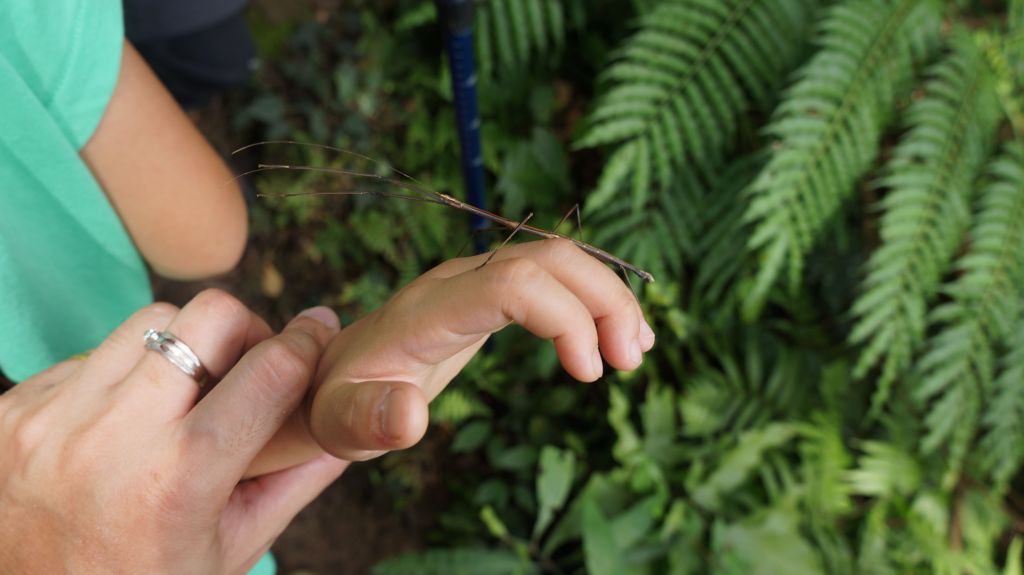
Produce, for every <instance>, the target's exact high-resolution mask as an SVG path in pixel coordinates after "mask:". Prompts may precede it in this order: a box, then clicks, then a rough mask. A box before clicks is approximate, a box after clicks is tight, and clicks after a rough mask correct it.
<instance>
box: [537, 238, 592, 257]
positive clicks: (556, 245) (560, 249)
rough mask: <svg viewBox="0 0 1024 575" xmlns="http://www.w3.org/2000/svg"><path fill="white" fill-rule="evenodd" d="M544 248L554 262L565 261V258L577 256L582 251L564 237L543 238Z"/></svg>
mask: <svg viewBox="0 0 1024 575" xmlns="http://www.w3.org/2000/svg"><path fill="white" fill-rule="evenodd" d="M543 242H544V250H545V251H547V252H548V253H549V254H551V258H552V259H553V260H554V261H556V262H559V263H561V262H565V261H567V260H570V259H573V258H578V257H579V256H580V254H582V253H583V251H582V250H580V249H579V248H578V247H576V244H574V243H572V242H571V241H569V240H567V239H564V238H553V239H548V240H543Z"/></svg>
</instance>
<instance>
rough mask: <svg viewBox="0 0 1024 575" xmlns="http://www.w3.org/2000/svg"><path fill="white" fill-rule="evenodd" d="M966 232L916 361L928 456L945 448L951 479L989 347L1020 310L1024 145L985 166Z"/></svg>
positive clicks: (987, 386)
mask: <svg viewBox="0 0 1024 575" xmlns="http://www.w3.org/2000/svg"><path fill="white" fill-rule="evenodd" d="M989 172H990V175H991V177H992V182H991V184H989V185H988V186H987V187H986V188H985V190H984V191H983V193H982V196H981V211H980V213H979V214H978V216H977V220H976V222H975V223H974V225H973V227H972V229H971V249H970V250H969V251H968V252H967V253H966V254H965V255H964V256H962V257H961V258H960V259H959V260H958V261H957V264H956V270H957V271H958V274H959V277H957V279H956V280H955V281H953V282H952V283H951V284H950V285H948V286H947V287H945V288H944V289H943V291H944V292H945V293H946V294H947V295H949V296H950V297H951V301H950V302H949V303H946V304H944V305H941V306H939V307H937V308H935V310H934V311H932V313H931V314H930V317H929V320H930V323H931V324H932V325H934V326H936V327H937V328H939V329H938V332H937V333H936V335H935V336H934V337H932V338H930V339H929V340H928V342H927V347H926V350H927V351H926V353H925V355H924V356H923V357H922V358H921V360H920V361H919V362H918V366H917V367H918V369H919V371H920V373H921V381H920V383H919V384H918V385H917V386H916V389H915V390H914V394H915V397H916V399H917V400H918V401H920V402H927V401H933V403H932V405H930V407H929V409H928V413H927V415H926V418H925V422H926V424H927V427H928V433H927V434H926V436H925V437H924V440H923V442H922V448H923V450H924V451H925V453H933V452H935V451H937V450H938V449H939V448H940V447H943V446H946V445H948V451H949V453H948V459H947V461H948V462H949V464H948V471H949V473H948V474H947V477H946V481H947V485H948V482H950V481H953V480H955V478H956V475H957V474H958V472H959V468H960V465H961V463H962V461H963V458H964V457H965V455H966V453H967V449H968V447H969V446H970V443H971V440H972V439H973V437H974V434H975V431H976V430H977V425H978V419H979V416H980V414H981V408H982V405H983V403H984V401H985V399H986V398H987V397H988V396H989V395H990V393H991V391H992V387H993V382H992V380H993V372H994V363H995V359H994V355H995V352H994V349H995V347H996V346H997V345H999V344H1000V343H1001V342H1004V341H1005V340H1006V339H1007V338H1008V337H1009V335H1010V334H1011V333H1012V332H1013V328H1014V323H1015V322H1016V321H1017V319H1018V318H1019V317H1020V315H1021V311H1022V309H1024V299H1022V290H1021V286H1022V285H1024V146H1021V145H1020V144H1017V143H1012V144H1009V145H1007V147H1006V150H1005V151H1004V153H1003V154H1002V155H1001V156H1000V157H999V158H997V159H996V160H995V161H994V162H993V163H992V165H991V167H990V168H989Z"/></svg>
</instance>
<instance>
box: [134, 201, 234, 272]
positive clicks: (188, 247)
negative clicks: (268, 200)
mask: <svg viewBox="0 0 1024 575" xmlns="http://www.w3.org/2000/svg"><path fill="white" fill-rule="evenodd" d="M230 220H231V221H221V222H218V223H217V225H216V226H215V227H214V228H213V229H208V230H194V231H193V233H192V234H191V237H189V238H187V239H186V238H179V241H173V242H168V243H166V244H164V249H160V250H157V251H158V253H154V254H152V255H148V254H145V253H143V256H144V257H146V260H147V261H148V263H149V265H150V267H152V269H153V271H154V272H155V273H156V274H158V275H160V276H162V277H165V278H168V279H173V280H179V281H195V280H201V279H206V278H210V277H215V276H220V275H224V274H226V273H228V272H230V271H231V270H233V269H235V267H237V266H238V263H239V261H240V260H241V259H242V254H243V253H244V252H245V246H246V243H247V240H248V236H249V226H248V219H247V217H246V214H245V212H244V211H242V213H241V214H240V215H238V216H234V215H233V217H232V218H230Z"/></svg>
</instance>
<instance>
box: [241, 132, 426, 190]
mask: <svg viewBox="0 0 1024 575" xmlns="http://www.w3.org/2000/svg"><path fill="white" fill-rule="evenodd" d="M277 144H288V145H292V146H305V147H307V148H318V149H321V150H329V151H332V152H337V153H339V154H344V155H346V156H352V157H355V158H360V159H363V160H366V161H368V162H370V163H373V164H376V165H378V166H382V165H385V164H384V162H382V161H380V160H378V159H376V158H373V157H370V156H367V155H365V154H360V153H359V152H353V151H352V150H346V149H344V148H337V147H335V146H328V145H325V144H317V143H314V142H297V141H295V140H261V141H259V142H253V143H251V144H247V145H245V146H242V147H241V148H238V149H237V150H235V151H234V152H231V155H232V156H234V155H236V154H238V153H241V152H244V151H245V150H248V149H250V148H256V147H261V146H270V145H277ZM387 167H388V168H390V169H392V170H394V172H395V173H396V174H398V175H400V176H402V177H403V178H405V179H407V180H409V181H411V182H416V184H418V185H420V186H422V187H424V188H426V185H425V184H423V182H421V181H419V180H417V179H416V178H414V177H412V176H410V175H409V174H407V173H405V172H403V171H402V170H399V169H398V168H396V167H394V166H392V165H391V164H387ZM373 175H376V174H373Z"/></svg>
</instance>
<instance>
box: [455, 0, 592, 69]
mask: <svg viewBox="0 0 1024 575" xmlns="http://www.w3.org/2000/svg"><path fill="white" fill-rule="evenodd" d="M585 23H586V2H584V0H519V1H516V0H484V1H482V2H479V3H478V4H477V5H476V26H475V27H474V32H475V34H477V36H478V40H477V42H476V46H477V57H478V59H479V61H480V68H481V70H482V72H483V73H484V74H485V75H487V76H507V75H510V74H523V73H525V72H526V70H527V69H528V68H529V66H531V65H537V64H541V65H544V64H547V65H548V66H550V65H551V60H553V59H555V58H556V57H557V56H558V54H559V53H560V52H562V51H563V50H564V49H565V44H566V35H567V34H568V33H569V32H571V31H573V30H578V29H580V28H582V27H583V26H584V25H585Z"/></svg>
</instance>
